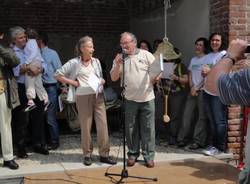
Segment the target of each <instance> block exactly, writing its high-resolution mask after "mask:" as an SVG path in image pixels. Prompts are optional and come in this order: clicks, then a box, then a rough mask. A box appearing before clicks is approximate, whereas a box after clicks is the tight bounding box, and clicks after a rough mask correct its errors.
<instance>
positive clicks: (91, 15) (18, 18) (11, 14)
mask: <svg viewBox="0 0 250 184" xmlns="http://www.w3.org/2000/svg"><path fill="white" fill-rule="evenodd" d="M0 23H1V25H4V26H5V28H9V27H12V26H16V25H19V26H22V27H24V28H25V27H27V26H30V27H32V28H35V29H42V30H44V31H46V32H48V34H49V37H50V43H49V45H50V47H52V48H54V49H56V50H57V51H58V52H59V55H60V57H61V59H62V62H63V63H64V62H66V61H67V60H68V59H70V58H72V57H73V56H74V46H75V44H76V41H77V40H78V39H79V38H80V37H81V36H83V35H86V34H87V35H89V36H92V37H93V38H94V43H95V56H96V57H98V58H99V59H101V60H102V61H103V62H104V63H105V64H106V65H108V66H110V65H111V62H112V59H113V57H114V52H115V50H116V47H117V46H118V44H119V35H120V33H121V32H123V31H127V30H128V29H129V14H128V10H127V7H126V4H124V3H123V1H122V0H105V1H98V0H93V1H91V0H82V1H81V0H74V1H73V0H70V1H69V0H67V1H66V0H64V1H60V0H59V1H58V0H44V1H38V0H25V1H24V0H9V1H7V0H6V1H5V0H3V1H0Z"/></svg>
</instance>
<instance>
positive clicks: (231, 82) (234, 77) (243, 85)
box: [217, 69, 250, 106]
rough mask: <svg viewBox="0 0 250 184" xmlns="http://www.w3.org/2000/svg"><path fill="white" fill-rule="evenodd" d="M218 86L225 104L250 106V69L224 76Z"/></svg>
mask: <svg viewBox="0 0 250 184" xmlns="http://www.w3.org/2000/svg"><path fill="white" fill-rule="evenodd" d="M217 85H218V91H219V96H220V99H221V101H222V102H223V103H224V104H239V105H245V106H250V69H244V70H241V71H239V72H234V73H230V74H223V75H221V76H220V78H219V80H218V83H217Z"/></svg>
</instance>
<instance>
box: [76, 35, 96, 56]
mask: <svg viewBox="0 0 250 184" xmlns="http://www.w3.org/2000/svg"><path fill="white" fill-rule="evenodd" d="M87 42H92V43H93V38H91V37H90V36H84V37H81V38H80V39H79V40H78V42H77V44H76V47H75V53H76V55H77V56H80V55H81V50H80V48H81V45H83V44H85V43H87Z"/></svg>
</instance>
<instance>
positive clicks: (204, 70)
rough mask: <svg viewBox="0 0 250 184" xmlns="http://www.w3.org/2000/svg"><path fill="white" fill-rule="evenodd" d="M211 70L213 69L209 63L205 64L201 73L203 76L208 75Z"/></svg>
mask: <svg viewBox="0 0 250 184" xmlns="http://www.w3.org/2000/svg"><path fill="white" fill-rule="evenodd" d="M210 71H211V68H210V67H209V66H208V65H204V66H203V68H202V70H201V75H202V76H203V77H206V76H207V75H208V73H209V72H210Z"/></svg>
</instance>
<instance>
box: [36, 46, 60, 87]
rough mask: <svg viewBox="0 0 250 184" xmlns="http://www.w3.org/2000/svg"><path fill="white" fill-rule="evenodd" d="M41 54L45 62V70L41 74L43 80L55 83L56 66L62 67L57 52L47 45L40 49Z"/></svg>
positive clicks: (47, 82)
mask: <svg viewBox="0 0 250 184" xmlns="http://www.w3.org/2000/svg"><path fill="white" fill-rule="evenodd" d="M41 54H42V57H43V59H44V60H45V63H46V64H47V72H46V73H44V74H43V75H42V78H43V82H44V83H46V84H51V83H57V81H56V79H55V78H54V74H55V72H56V70H57V69H58V68H61V67H62V63H61V60H60V58H59V56H58V54H57V52H56V51H55V50H53V49H50V48H48V47H44V48H42V49H41Z"/></svg>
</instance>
